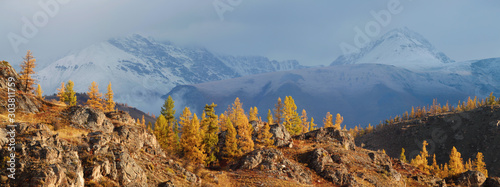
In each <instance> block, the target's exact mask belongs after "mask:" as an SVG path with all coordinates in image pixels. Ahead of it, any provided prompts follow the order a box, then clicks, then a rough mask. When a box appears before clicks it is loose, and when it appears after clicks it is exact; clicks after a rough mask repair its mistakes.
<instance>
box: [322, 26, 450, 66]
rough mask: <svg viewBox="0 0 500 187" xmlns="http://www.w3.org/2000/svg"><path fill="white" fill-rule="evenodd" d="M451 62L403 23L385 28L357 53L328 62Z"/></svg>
mask: <svg viewBox="0 0 500 187" xmlns="http://www.w3.org/2000/svg"><path fill="white" fill-rule="evenodd" d="M451 62H454V61H453V60H451V59H450V58H448V57H447V56H446V55H445V54H444V53H442V52H439V51H438V50H437V49H436V48H435V47H434V46H432V44H431V43H430V42H429V41H427V40H426V39H425V38H424V37H422V36H421V35H420V34H418V33H415V32H413V31H411V30H409V29H408V28H406V27H405V28H401V29H395V30H392V31H389V32H387V33H386V34H384V35H383V36H382V37H381V38H380V39H378V40H376V41H374V42H371V43H369V44H368V45H367V46H366V47H364V48H362V49H361V50H360V51H359V53H353V54H348V55H342V56H339V57H338V58H337V59H336V60H335V61H333V62H332V63H331V65H341V64H362V63H378V64H387V65H394V66H397V67H402V68H406V69H410V70H414V71H425V70H428V69H432V68H436V67H441V66H443V65H446V64H449V63H451Z"/></svg>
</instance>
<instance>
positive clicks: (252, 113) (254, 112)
mask: <svg viewBox="0 0 500 187" xmlns="http://www.w3.org/2000/svg"><path fill="white" fill-rule="evenodd" d="M248 114H249V116H248V120H249V121H258V120H259V117H257V116H258V115H259V110H258V109H257V107H250V111H248Z"/></svg>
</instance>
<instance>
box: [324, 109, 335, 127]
mask: <svg viewBox="0 0 500 187" xmlns="http://www.w3.org/2000/svg"><path fill="white" fill-rule="evenodd" d="M323 127H325V128H328V127H333V115H332V114H330V112H327V113H326V116H325V118H324V119H323Z"/></svg>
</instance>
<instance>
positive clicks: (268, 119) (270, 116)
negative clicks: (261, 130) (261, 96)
mask: <svg viewBox="0 0 500 187" xmlns="http://www.w3.org/2000/svg"><path fill="white" fill-rule="evenodd" d="M273 122H274V120H273V114H272V113H271V109H269V110H268V111H267V123H269V124H273Z"/></svg>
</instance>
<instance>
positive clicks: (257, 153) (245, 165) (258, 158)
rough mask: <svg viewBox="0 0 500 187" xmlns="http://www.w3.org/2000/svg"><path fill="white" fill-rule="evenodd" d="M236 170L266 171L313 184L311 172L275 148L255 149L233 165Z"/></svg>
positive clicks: (278, 176)
mask: <svg viewBox="0 0 500 187" xmlns="http://www.w3.org/2000/svg"><path fill="white" fill-rule="evenodd" d="M233 168H234V169H235V170H245V169H247V170H259V171H265V172H267V173H269V174H270V175H276V176H275V177H277V178H280V177H286V178H290V179H292V180H295V181H297V182H299V183H302V184H311V181H312V179H311V174H310V173H309V172H307V171H306V170H304V169H302V167H301V166H300V165H298V164H295V163H294V162H292V161H290V160H289V159H287V158H285V156H284V155H283V153H282V152H281V151H279V150H277V149H273V148H263V149H257V150H254V151H252V152H250V153H248V154H247V155H245V156H244V157H243V158H242V159H240V160H239V162H238V163H237V164H236V165H235V166H233Z"/></svg>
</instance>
